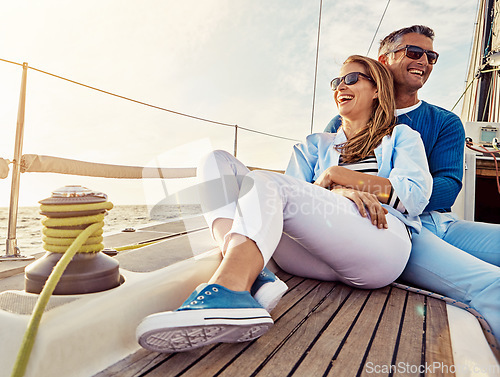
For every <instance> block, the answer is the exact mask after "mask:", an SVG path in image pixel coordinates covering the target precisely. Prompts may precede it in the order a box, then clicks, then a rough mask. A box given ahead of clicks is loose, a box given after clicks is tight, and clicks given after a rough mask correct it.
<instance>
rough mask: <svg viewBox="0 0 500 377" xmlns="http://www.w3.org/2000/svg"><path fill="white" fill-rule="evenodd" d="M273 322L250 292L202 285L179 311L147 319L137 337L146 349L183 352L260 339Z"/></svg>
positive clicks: (140, 327) (155, 315)
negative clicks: (209, 345) (206, 346)
mask: <svg viewBox="0 0 500 377" xmlns="http://www.w3.org/2000/svg"><path fill="white" fill-rule="evenodd" d="M273 323H274V322H273V320H272V318H271V316H270V315H269V313H268V312H267V311H266V310H265V309H264V308H263V307H262V306H260V305H259V303H258V302H257V301H255V300H254V299H253V297H252V296H251V295H250V294H249V293H248V292H246V291H243V292H239V291H232V290H230V289H227V288H225V287H223V286H221V285H218V284H210V285H207V284H202V285H200V286H199V287H198V288H196V290H195V291H194V292H193V293H192V294H191V296H189V298H188V299H187V300H186V301H185V302H184V303H183V304H182V306H181V307H180V308H179V309H177V310H175V311H171V312H162V313H157V314H152V315H150V316H147V317H146V318H144V320H143V321H142V322H141V324H140V325H139V326H138V327H137V333H136V335H137V340H138V342H139V344H140V345H141V346H142V347H144V348H146V349H149V350H152V351H156V352H179V351H189V350H192V349H195V348H199V347H203V346H205V345H208V344H213V343H220V342H223V343H236V342H246V341H249V340H252V339H256V338H258V337H260V336H261V335H262V334H264V333H265V332H266V331H267V330H269V329H270V328H271V326H272V325H273Z"/></svg>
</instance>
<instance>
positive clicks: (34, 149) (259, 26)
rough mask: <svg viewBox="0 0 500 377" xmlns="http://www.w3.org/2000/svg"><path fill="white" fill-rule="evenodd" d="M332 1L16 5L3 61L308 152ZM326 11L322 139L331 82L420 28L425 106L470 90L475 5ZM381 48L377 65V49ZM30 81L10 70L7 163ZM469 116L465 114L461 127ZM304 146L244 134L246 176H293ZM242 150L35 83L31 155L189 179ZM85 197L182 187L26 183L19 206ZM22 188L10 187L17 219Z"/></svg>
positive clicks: (1, 41) (406, 3) (37, 77)
mask: <svg viewBox="0 0 500 377" xmlns="http://www.w3.org/2000/svg"><path fill="white" fill-rule="evenodd" d="M319 4H320V1H319V0H318V1H311V0H293V1H290V0H251V1H250V0H204V1H201V0H198V1H194V0H184V1H182V2H181V1H171V0H141V1H139V0H106V1H102V0H87V1H82V2H68V1H62V0H36V1H35V0H17V1H10V2H4V3H3V4H2V10H1V12H0V58H1V59H7V60H10V61H15V62H18V63H22V62H27V63H28V64H29V65H30V66H32V67H35V68H38V69H41V70H44V71H47V72H50V73H53V74H56V75H59V76H63V77H66V78H69V79H72V80H75V81H79V82H82V83H85V84H87V85H91V86H95V87H98V88H100V89H103V90H106V91H110V92H113V93H117V94H119V95H122V96H126V97H131V98H133V99H136V100H139V101H142V102H147V103H150V104H153V105H156V106H160V107H164V108H167V109H171V110H174V111H177V112H182V113H188V114H191V115H194V116H197V117H202V118H207V119H211V120H215V121H218V122H224V123H229V124H238V125H239V126H241V127H246V128H249V129H254V130H258V131H262V132H267V133H272V134H276V135H281V136H285V137H288V138H292V139H296V140H303V139H304V138H305V137H306V136H307V135H308V134H309V133H310V132H311V119H312V103H313V88H314V76H315V59H316V42H317V34H318V16H319ZM386 5H387V1H386V0H350V1H334V0H323V8H322V21H321V33H320V48H319V62H318V71H317V87H316V100H315V113H314V118H313V132H321V131H323V129H324V128H325V126H326V124H327V123H328V121H329V120H330V119H331V118H332V117H333V116H335V115H336V114H337V110H336V107H335V104H334V101H333V93H332V91H331V90H330V88H329V82H330V80H331V79H332V78H334V77H336V76H337V75H338V72H339V69H340V67H341V65H342V62H343V61H344V60H345V58H347V57H348V56H349V55H351V54H362V55H366V54H368V56H371V57H373V58H376V51H377V47H378V41H380V39H382V38H383V37H384V36H385V35H387V34H389V33H390V32H391V31H393V30H396V29H399V28H401V27H405V26H410V25H413V24H425V25H427V26H430V27H431V28H433V29H434V31H435V33H436V39H435V42H434V49H435V50H436V51H438V52H439V53H440V58H439V62H438V64H437V65H436V66H435V68H434V70H433V73H432V75H431V77H430V79H429V81H428V82H427V84H426V86H425V87H424V88H423V89H422V90H421V91H420V99H424V100H426V101H428V102H431V103H434V104H437V105H439V106H442V107H444V108H446V109H450V110H451V108H452V107H453V105H454V104H455V102H456V101H457V100H458V98H459V97H460V95H461V94H462V92H463V90H464V88H465V78H466V73H467V68H468V59H469V53H470V49H471V44H472V34H473V30H474V22H475V18H476V12H477V1H476V0H474V1H473V0H443V1H439V2H438V1H435V0H419V1H410V0H392V1H390V4H389V6H388V9H387V12H386V14H385V17H384V19H383V21H382V23H381V25H380V28H379V30H378V32H377V34H376V35H375V31H376V30H377V26H378V25H379V22H380V19H381V16H382V14H383V12H384V9H385V7H386ZM374 36H375V42H374V44H373V47H372V48H371V50H370V51H369V53H368V49H369V46H370V43H371V41H372V39H373V38H374ZM21 74H22V69H21V68H20V67H19V66H16V65H12V64H8V63H5V62H0V157H2V158H6V159H9V160H12V159H13V151H14V138H15V126H16V118H17V107H18V102H19V90H20V82H21ZM460 110H461V105H459V106H458V107H457V108H456V109H455V110H454V112H455V113H457V114H459V115H460ZM294 143H295V142H294V141H290V140H281V139H277V138H272V137H267V136H263V135H259V134H255V133H251V132H248V131H244V130H239V132H238V158H239V159H241V160H242V161H243V162H244V163H245V164H247V165H251V166H260V167H265V168H272V169H284V168H285V167H286V164H287V162H288V159H289V157H290V153H291V147H292V145H293V144H294ZM233 147H234V129H233V128H232V127H227V126H221V125H217V124H212V123H207V122H201V121H198V120H194V119H190V118H186V117H181V116H178V115H174V114H172V113H168V112H164V111H160V110H157V109H152V108H149V107H145V106H141V105H138V104H135V103H131V102H128V101H124V100H121V99H117V98H115V97H111V96H109V95H105V94H102V93H98V92H96V91H93V90H90V89H87V88H83V87H80V86H77V85H74V84H72V83H68V82H66V81H63V80H59V79H57V78H54V77H50V76H47V75H44V74H42V73H39V72H36V71H33V70H29V71H28V80H27V99H26V115H25V134H24V144H23V153H25V154H28V153H29V154H41V155H51V156H56V157H63V158H70V159H79V160H83V161H92V162H102V163H108V164H119V165H134V166H155V165H156V166H158V165H160V166H162V167H191V166H196V164H197V161H198V160H199V158H200V157H201V156H202V155H203V154H205V153H206V152H207V151H209V150H210V149H225V150H228V151H230V152H232V151H233ZM72 184H81V185H84V186H86V187H89V188H91V189H95V190H98V191H102V192H105V193H107V194H108V196H109V199H110V200H111V201H112V202H113V203H115V204H117V205H120V204H150V205H154V204H155V203H157V202H159V201H160V200H161V199H162V196H165V190H167V192H168V194H171V193H172V192H174V191H175V190H179V189H180V188H181V187H183V186H185V185H192V184H193V182H192V180H182V182H181V183H180V184H179V182H178V181H176V182H173V181H171V182H168V184H167V186H166V187H167V188H166V189H165V186H164V185H163V184H162V182H160V181H158V180H156V181H151V180H149V181H146V182H144V181H142V182H141V181H136V180H112V179H104V178H87V177H78V176H72V175H56V174H46V173H25V174H23V175H22V177H21V193H20V205H21V206H36V205H38V203H37V202H38V201H39V200H41V199H44V198H46V197H48V196H50V193H51V191H52V190H55V189H57V188H59V187H62V186H64V185H72ZM10 186H11V177H10V176H9V177H8V178H7V179H3V180H0V207H5V206H8V204H9V198H10Z"/></svg>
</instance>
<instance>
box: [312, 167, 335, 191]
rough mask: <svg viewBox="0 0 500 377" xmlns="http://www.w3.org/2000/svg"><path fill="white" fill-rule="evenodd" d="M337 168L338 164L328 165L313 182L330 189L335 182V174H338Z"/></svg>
mask: <svg viewBox="0 0 500 377" xmlns="http://www.w3.org/2000/svg"><path fill="white" fill-rule="evenodd" d="M338 169H339V166H330V167H329V168H328V169H326V170H325V171H324V172H323V173H321V175H320V176H319V177H318V179H317V180H316V181H315V182H314V184H315V185H317V186H321V187H323V188H326V189H329V190H330V189H331V188H332V187H334V186H335V185H336V184H337V183H336V182H335V175H337V174H338V171H337V170H338Z"/></svg>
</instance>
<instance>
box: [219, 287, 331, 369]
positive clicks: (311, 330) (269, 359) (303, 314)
mask: <svg viewBox="0 0 500 377" xmlns="http://www.w3.org/2000/svg"><path fill="white" fill-rule="evenodd" d="M334 287H335V284H334V283H327V284H325V283H321V284H319V285H316V286H315V287H314V288H313V289H312V290H310V291H309V292H308V293H307V295H305V296H304V297H303V298H302V299H301V300H300V302H298V304H297V305H294V306H293V307H291V308H290V310H287V312H286V313H284V315H282V316H280V317H279V318H278V319H277V321H276V325H275V326H274V327H273V328H272V329H271V330H270V331H269V332H268V333H267V334H265V335H267V336H266V337H265V338H262V341H261V342H260V347H258V348H257V349H255V350H252V351H253V352H248V353H245V354H243V355H241V356H240V357H239V358H238V360H237V362H235V363H233V364H231V365H230V366H229V367H228V368H227V369H225V371H224V373H222V374H221V376H223V377H232V376H236V375H251V374H252V373H254V372H261V375H263V376H285V375H287V374H288V372H289V371H290V369H291V367H293V365H294V364H295V362H294V361H295V359H297V358H298V357H300V355H301V354H302V353H303V352H304V351H305V350H306V348H307V345H308V344H309V341H310V338H311V337H314V336H315V334H316V333H317V332H318V331H319V330H321V327H322V326H323V323H324V321H326V320H327V319H328V318H329V316H330V313H328V312H326V313H324V312H322V311H321V310H319V308H320V307H321V304H322V302H323V301H324V299H325V297H326V296H327V295H328V293H329V292H331V291H332V289H333V288H334ZM325 314H326V315H325ZM259 340H260V339H259ZM311 340H312V339H311ZM255 344H256V345H257V344H259V341H257V342H255ZM252 359H253V360H255V361H254V362H252ZM257 360H259V361H260V362H259V361H257ZM282 360H286V363H283V362H281V361H282ZM261 368H262V369H261Z"/></svg>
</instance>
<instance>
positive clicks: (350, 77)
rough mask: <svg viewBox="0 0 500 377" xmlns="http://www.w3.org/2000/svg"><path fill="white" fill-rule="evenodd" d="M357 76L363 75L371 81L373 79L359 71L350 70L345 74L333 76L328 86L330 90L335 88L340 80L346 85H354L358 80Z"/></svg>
mask: <svg viewBox="0 0 500 377" xmlns="http://www.w3.org/2000/svg"><path fill="white" fill-rule="evenodd" d="M359 76H363V77H364V78H365V79H367V80H370V81H372V82H373V79H372V78H371V77H370V76H368V75H365V74H364V73H361V72H350V73H348V74H347V75H345V76H342V77H336V78H334V79H333V80H332V81H331V82H330V88H332V90H337V88H338V87H339V85H340V83H341V82H342V81H344V83H345V84H346V85H354V84H356V83H357V82H358V80H359Z"/></svg>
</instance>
